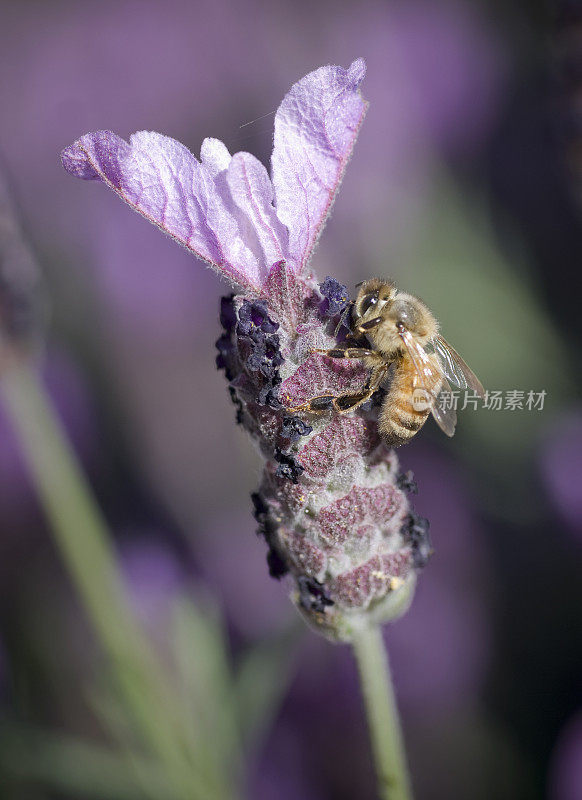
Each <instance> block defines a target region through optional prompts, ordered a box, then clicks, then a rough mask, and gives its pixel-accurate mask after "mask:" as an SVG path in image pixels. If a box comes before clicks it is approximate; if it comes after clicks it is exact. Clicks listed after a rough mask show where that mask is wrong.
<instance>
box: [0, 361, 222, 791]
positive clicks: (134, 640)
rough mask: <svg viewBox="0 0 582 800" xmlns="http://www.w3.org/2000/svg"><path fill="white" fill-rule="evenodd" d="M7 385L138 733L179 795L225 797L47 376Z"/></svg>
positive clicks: (59, 538)
mask: <svg viewBox="0 0 582 800" xmlns="http://www.w3.org/2000/svg"><path fill="white" fill-rule="evenodd" d="M0 389H1V390H2V393H3V395H4V398H5V406H6V410H7V412H8V414H9V415H10V417H11V419H12V423H13V425H14V427H15V429H16V431H17V433H18V435H19V438H20V442H21V445H22V448H23V450H24V454H25V456H26V459H27V462H28V465H29V469H30V472H31V475H32V478H33V481H34V483H35V485H36V489H37V492H38V495H39V498H40V500H41V503H42V505H43V507H44V510H45V513H46V515H47V518H48V520H49V522H50V525H51V528H52V531H53V534H54V537H55V540H56V543H57V546H58V548H59V550H60V553H61V556H62V558H63V559H64V561H65V563H66V565H67V567H68V570H69V573H70V576H71V578H72V580H73V582H74V584H75V586H76V589H77V591H78V593H79V595H80V596H81V598H82V600H83V602H84V604H85V608H86V610H87V613H88V615H89V618H90V620H91V622H92V624H93V626H94V628H95V630H96V632H97V634H98V636H99V639H100V641H101V644H102V646H103V648H104V649H105V651H106V652H107V654H108V656H109V657H110V659H111V662H112V666H113V668H114V669H113V674H114V676H115V677H116V679H117V680H118V682H119V686H120V688H121V690H122V691H123V694H124V697H125V700H126V702H127V704H128V707H129V708H130V710H131V713H132V715H133V718H134V720H135V722H136V723H137V726H138V730H139V732H140V733H141V735H142V736H143V737H144V739H145V740H146V742H147V743H148V745H149V746H150V747H151V748H152V750H153V752H154V753H155V754H156V755H157V757H158V758H159V759H160V761H161V762H162V763H163V764H164V765H165V767H166V769H167V773H168V775H169V776H170V779H171V781H172V783H173V784H174V789H175V792H176V796H177V797H180V798H188V800H193V799H194V798H205V800H206V798H209V797H212V798H215V797H224V796H225V794H224V792H223V791H220V790H219V788H218V787H217V786H216V785H213V786H212V787H211V786H209V785H207V784H206V781H204V780H201V774H202V775H204V764H193V763H192V761H194V758H193V756H194V754H193V753H192V751H191V750H190V751H188V748H187V747H185V741H184V736H183V731H182V730H181V729H180V722H179V720H180V713H181V711H180V709H179V708H176V702H175V700H174V698H173V697H172V692H171V688H170V687H169V685H168V681H167V680H166V676H165V675H164V673H163V669H162V667H161V664H160V663H159V661H158V659H157V658H156V657H155V654H154V653H153V652H152V650H151V648H150V646H149V643H148V641H147V639H146V637H145V635H144V634H143V631H142V630H141V628H140V626H139V624H138V623H137V620H136V619H135V618H134V616H133V613H132V611H131V609H130V607H129V605H128V601H127V598H126V596H125V592H124V587H123V579H122V576H121V574H120V571H119V568H118V566H117V561H116V558H115V554H114V551H113V548H112V545H111V540H110V537H109V532H108V529H107V526H106V524H105V522H104V520H103V517H102V515H101V512H100V510H99V508H98V506H97V504H96V503H95V501H94V499H93V496H92V494H91V492H90V490H89V489H88V487H87V484H86V482H85V479H84V477H83V474H82V472H81V470H80V469H79V465H78V463H77V460H76V458H75V455H74V453H73V452H72V450H71V447H70V445H69V442H68V440H67V437H66V435H65V433H64V431H63V429H62V426H61V423H60V421H59V420H58V418H57V416H56V414H55V412H54V409H53V407H52V404H51V401H50V400H49V398H48V397H47V396H46V394H45V391H44V389H43V386H42V384H41V381H40V379H39V378H38V376H37V375H36V373H35V372H34V371H33V369H31V368H29V367H27V366H18V367H12V368H10V369H7V370H6V372H5V373H4V374H3V375H2V379H1V381H0ZM204 777H206V778H208V776H207V775H205V776H204ZM212 783H214V782H212Z"/></svg>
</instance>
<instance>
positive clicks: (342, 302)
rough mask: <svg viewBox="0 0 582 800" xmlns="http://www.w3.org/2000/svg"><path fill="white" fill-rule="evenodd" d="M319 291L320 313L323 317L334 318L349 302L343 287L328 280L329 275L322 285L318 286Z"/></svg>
mask: <svg viewBox="0 0 582 800" xmlns="http://www.w3.org/2000/svg"><path fill="white" fill-rule="evenodd" d="M319 291H320V292H321V294H322V295H323V298H324V299H323V302H322V303H321V306H320V311H321V313H322V314H323V315H324V316H325V317H335V315H336V314H340V313H341V312H342V311H343V310H344V308H345V307H346V306H347V304H348V303H349V301H350V294H349V292H348V290H347V289H346V287H345V286H342V284H341V283H339V282H338V281H336V280H335V278H330V277H329V275H328V276H327V278H326V279H325V280H324V282H323V283H320V284H319Z"/></svg>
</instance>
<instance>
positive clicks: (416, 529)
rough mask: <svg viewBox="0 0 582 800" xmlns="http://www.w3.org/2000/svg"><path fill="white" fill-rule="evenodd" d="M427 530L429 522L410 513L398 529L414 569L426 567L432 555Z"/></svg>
mask: <svg viewBox="0 0 582 800" xmlns="http://www.w3.org/2000/svg"><path fill="white" fill-rule="evenodd" d="M429 528H430V522H429V521H428V520H427V519H425V518H424V517H419V516H418V515H417V514H415V513H414V512H411V513H410V514H408V516H407V517H406V520H405V522H404V525H403V526H402V528H401V529H400V532H401V534H402V537H403V539H404V541H405V542H406V543H407V544H409V545H410V548H411V550H412V562H413V564H414V566H415V568H416V569H422V568H423V567H426V565H427V564H428V560H429V558H430V557H431V555H432V554H433V549H432V544H431V541H430V536H429Z"/></svg>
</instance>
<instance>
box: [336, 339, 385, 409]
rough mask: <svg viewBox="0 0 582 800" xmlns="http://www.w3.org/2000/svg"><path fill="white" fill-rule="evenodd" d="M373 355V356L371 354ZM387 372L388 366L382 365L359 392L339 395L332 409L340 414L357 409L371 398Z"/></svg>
mask: <svg viewBox="0 0 582 800" xmlns="http://www.w3.org/2000/svg"><path fill="white" fill-rule="evenodd" d="M373 355H374V354H373ZM387 371H388V366H387V365H386V364H385V363H382V364H381V366H379V367H377V368H376V369H375V370H374V372H373V373H372V375H371V377H370V379H369V381H368V383H367V385H366V386H365V387H364V389H362V391H361V392H354V393H353V394H340V395H338V397H336V398H335V399H334V401H333V407H334V409H335V410H336V411H337V412H339V413H340V414H346V413H347V412H348V411H354V410H355V409H356V408H359V407H360V406H361V405H363V404H364V403H365V402H366V401H367V400H369V399H370V397H372V395H373V394H374V392H375V391H376V390H377V389H378V387H379V386H380V384H381V383H382V381H383V380H384V378H385V377H386V373H387Z"/></svg>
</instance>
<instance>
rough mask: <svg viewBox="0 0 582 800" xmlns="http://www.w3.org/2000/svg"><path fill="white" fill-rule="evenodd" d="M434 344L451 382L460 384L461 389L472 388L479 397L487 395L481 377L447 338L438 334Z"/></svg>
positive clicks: (456, 384) (446, 375) (433, 341)
mask: <svg viewBox="0 0 582 800" xmlns="http://www.w3.org/2000/svg"><path fill="white" fill-rule="evenodd" d="M432 345H433V347H434V351H435V353H436V354H437V356H438V359H439V361H440V363H441V367H442V370H443V373H444V375H445V377H446V378H447V379H448V380H450V381H451V383H453V384H454V385H455V386H458V387H459V389H471V390H472V391H474V392H475V393H476V394H477V395H478V396H479V397H484V396H485V390H484V389H483V385H482V383H481V381H480V380H479V378H478V377H477V376H476V375H475V373H474V372H473V370H472V369H470V368H469V367H468V366H467V364H466V363H465V362H464V361H463V359H462V358H461V356H460V355H459V354H458V353H457V351H456V350H455V348H454V347H451V345H450V344H449V343H448V342H447V341H446V339H443V337H442V336H439V335H437V336H435V337H434V339H433V340H432Z"/></svg>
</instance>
